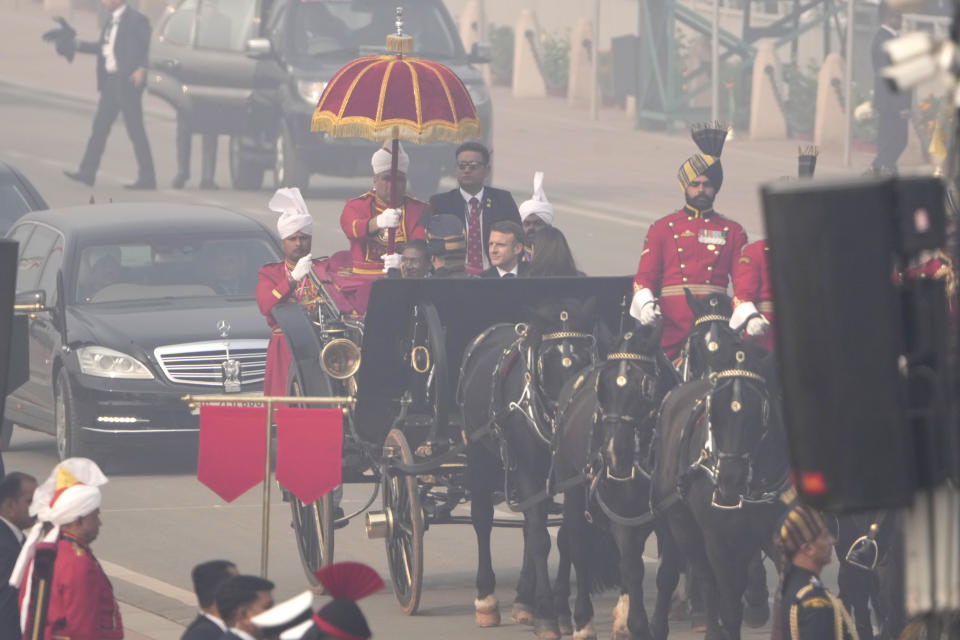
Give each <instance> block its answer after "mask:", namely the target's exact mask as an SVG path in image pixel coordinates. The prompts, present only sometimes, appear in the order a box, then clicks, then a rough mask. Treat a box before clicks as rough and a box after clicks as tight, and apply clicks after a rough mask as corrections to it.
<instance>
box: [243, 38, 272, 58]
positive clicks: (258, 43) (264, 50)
mask: <svg viewBox="0 0 960 640" xmlns="http://www.w3.org/2000/svg"><path fill="white" fill-rule="evenodd" d="M245 49H246V52H247V55H248V56H250V57H251V58H265V57H267V56H269V55H270V54H271V53H272V52H273V46H272V45H271V44H270V41H269V40H268V39H267V38H251V39H250V40H247V44H246V47H245Z"/></svg>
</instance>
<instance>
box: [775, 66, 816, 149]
mask: <svg viewBox="0 0 960 640" xmlns="http://www.w3.org/2000/svg"><path fill="white" fill-rule="evenodd" d="M808 72H809V73H804V72H803V71H801V70H800V68H799V67H798V65H796V64H793V63H789V64H785V65H783V67H782V77H783V86H782V87H780V88H779V89H780V91H781V92H784V90H786V95H785V96H784V97H785V100H784V101H783V109H784V114H783V115H784V117H785V118H786V120H787V126H788V127H789V128H790V133H791V134H793V135H795V134H798V133H812V132H813V123H814V119H815V118H816V110H817V74H816V71H815V70H814V69H813V65H812V64H810V65H808Z"/></svg>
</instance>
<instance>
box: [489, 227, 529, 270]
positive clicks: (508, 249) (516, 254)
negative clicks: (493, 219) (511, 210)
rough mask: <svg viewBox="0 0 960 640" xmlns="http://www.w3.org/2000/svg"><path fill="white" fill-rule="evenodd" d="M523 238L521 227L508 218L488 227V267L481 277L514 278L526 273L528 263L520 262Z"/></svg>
mask: <svg viewBox="0 0 960 640" xmlns="http://www.w3.org/2000/svg"><path fill="white" fill-rule="evenodd" d="M523 247H524V238H523V227H521V226H520V225H519V224H517V223H516V222H512V221H510V220H501V221H500V222H498V223H496V224H494V225H493V227H492V228H491V229H490V242H489V243H488V245H487V248H488V253H489V254H490V268H489V269H487V270H486V271H484V272H483V273H481V274H480V277H481V278H516V277H518V276H522V275H525V274H526V271H527V269H528V268H529V267H530V264H529V263H527V262H521V260H520V257H521V256H522V255H523Z"/></svg>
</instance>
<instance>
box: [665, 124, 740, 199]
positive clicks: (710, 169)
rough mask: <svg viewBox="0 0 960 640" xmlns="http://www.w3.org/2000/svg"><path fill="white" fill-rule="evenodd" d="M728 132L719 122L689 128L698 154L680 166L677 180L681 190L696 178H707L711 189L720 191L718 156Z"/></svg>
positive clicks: (721, 179) (728, 128) (721, 181)
mask: <svg viewBox="0 0 960 640" xmlns="http://www.w3.org/2000/svg"><path fill="white" fill-rule="evenodd" d="M729 131H730V127H728V126H727V125H725V124H723V123H721V122H706V123H703V124H695V125H693V126H692V127H691V128H690V134H691V136H693V141H694V142H695V143H696V144H697V147H698V148H699V149H700V153H697V154H695V155H693V156H691V157H689V158H687V161H686V162H684V163H683V164H682V165H680V170H679V171H678V172H677V180H679V182H680V186H681V188H683V189H686V188H687V186H688V185H689V184H690V183H691V182H692V181H693V179H694V178H696V177H697V176H707V180H709V181H710V184H712V185H713V188H714V189H716V190H718V191H719V190H720V186H721V185H722V184H723V167H722V166H721V165H720V154H721V152H723V143H724V142H726V140H727V133H728V132H729Z"/></svg>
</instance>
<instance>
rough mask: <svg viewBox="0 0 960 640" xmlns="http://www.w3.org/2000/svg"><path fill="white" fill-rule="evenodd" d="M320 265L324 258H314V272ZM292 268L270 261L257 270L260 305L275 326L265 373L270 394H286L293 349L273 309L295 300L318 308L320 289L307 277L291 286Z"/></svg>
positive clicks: (309, 308)
mask: <svg viewBox="0 0 960 640" xmlns="http://www.w3.org/2000/svg"><path fill="white" fill-rule="evenodd" d="M321 264H322V261H321V260H314V261H313V270H314V272H317V273H319V267H320V265H321ZM294 266H296V265H294ZM292 268H293V267H288V266H287V265H286V264H284V263H283V262H271V263H270V264H265V265H263V266H262V267H260V270H259V271H258V272H257V289H256V297H257V306H258V307H260V313H262V314H263V315H264V316H266V318H267V324H268V325H270V328H271V329H273V335H272V336H270V344H269V345H268V346H267V365H266V370H265V371H264V374H263V393H264V395H268V396H285V395H287V369H288V368H289V367H290V350H289V349H287V342H286V340H284V339H283V333H282V332H281V331H280V328H279V327H278V326H277V323H276V321H274V319H273V316H272V315H271V313H270V311H271V310H272V309H273V307H274V306H276V305H278V304H280V303H282V302H290V301H292V300H296V301H298V302H299V303H300V304H302V305H303V306H304V307H306V309H307V310H308V311H315V310H316V308H317V303H316V298H317V292H316V289H315V288H314V285H313V282H312V281H311V280H310V278H304V279H303V280H301V281H300V282H298V283H296V285H295V286H290V281H289V280H287V274H288V273H290V270H291V269H292Z"/></svg>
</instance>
